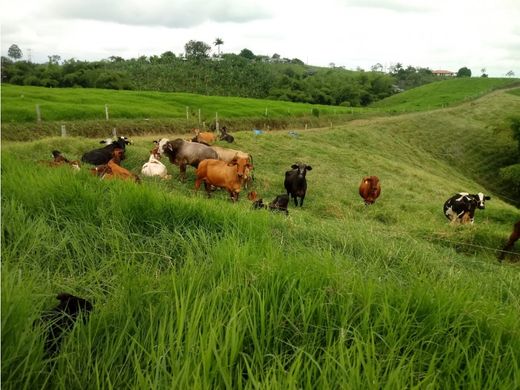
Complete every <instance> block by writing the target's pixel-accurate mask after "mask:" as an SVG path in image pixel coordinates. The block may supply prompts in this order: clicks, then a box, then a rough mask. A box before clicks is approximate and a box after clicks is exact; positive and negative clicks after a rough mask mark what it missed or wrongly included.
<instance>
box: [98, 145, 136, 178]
mask: <svg viewBox="0 0 520 390" xmlns="http://www.w3.org/2000/svg"><path fill="white" fill-rule="evenodd" d="M123 154H124V150H123V149H119V148H116V149H114V151H113V152H112V158H111V159H110V161H109V162H108V163H107V164H106V165H99V166H97V167H95V168H92V169H91V172H92V173H94V174H95V175H97V176H101V178H102V179H108V180H112V179H122V180H133V181H135V182H139V176H137V175H135V174H133V173H132V172H130V171H129V170H128V169H125V168H123V167H122V166H121V165H119V164H120V163H121V160H122V158H123Z"/></svg>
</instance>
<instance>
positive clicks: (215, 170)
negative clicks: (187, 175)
mask: <svg viewBox="0 0 520 390" xmlns="http://www.w3.org/2000/svg"><path fill="white" fill-rule="evenodd" d="M247 169H249V170H251V169H253V166H252V165H251V164H250V163H249V162H248V161H247V160H246V159H244V158H235V159H234V160H233V161H231V162H230V163H226V162H224V161H221V160H217V159H207V160H203V161H201V162H200V164H199V167H198V168H197V179H196V180H195V189H196V190H198V189H199V188H200V185H201V184H202V182H204V186H205V188H206V192H207V193H208V197H209V196H211V191H212V186H213V187H218V188H224V189H226V190H227V191H228V192H229V195H230V196H231V200H233V201H234V202H235V201H237V200H238V195H239V194H240V190H241V189H242V184H243V182H244V174H245V171H246V170H247Z"/></svg>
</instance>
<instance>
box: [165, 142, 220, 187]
mask: <svg viewBox="0 0 520 390" xmlns="http://www.w3.org/2000/svg"><path fill="white" fill-rule="evenodd" d="M161 152H164V153H165V154H166V155H167V156H168V158H169V159H170V162H171V163H172V164H175V165H178V166H179V170H180V177H181V180H183V181H184V180H185V179H186V166H187V165H191V166H192V167H195V168H197V167H198V166H199V163H200V162H201V161H202V160H206V159H215V160H217V159H218V155H217V152H215V151H214V150H213V149H211V148H210V147H209V146H207V145H203V144H199V143H196V142H186V141H184V140H182V139H180V138H177V139H175V140H173V141H167V142H166V143H164V146H163V150H162V151H161Z"/></svg>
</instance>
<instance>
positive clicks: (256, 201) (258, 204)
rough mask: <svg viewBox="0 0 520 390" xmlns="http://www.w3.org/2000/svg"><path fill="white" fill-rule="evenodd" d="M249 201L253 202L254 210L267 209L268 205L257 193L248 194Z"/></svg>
mask: <svg viewBox="0 0 520 390" xmlns="http://www.w3.org/2000/svg"><path fill="white" fill-rule="evenodd" d="M247 199H249V200H250V201H251V202H253V203H252V204H251V208H252V209H254V210H257V209H266V208H267V205H266V204H265V203H264V200H263V199H262V198H258V194H257V192H256V191H251V192H249V193H248V194H247Z"/></svg>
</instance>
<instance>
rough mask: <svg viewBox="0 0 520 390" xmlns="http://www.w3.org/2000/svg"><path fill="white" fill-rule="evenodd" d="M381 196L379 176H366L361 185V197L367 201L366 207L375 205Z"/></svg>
mask: <svg viewBox="0 0 520 390" xmlns="http://www.w3.org/2000/svg"><path fill="white" fill-rule="evenodd" d="M380 194H381V184H379V178H378V177H377V176H365V177H364V178H363V180H361V184H360V185H359V195H361V197H362V198H363V199H364V200H365V205H367V206H368V205H370V204H373V203H374V202H375V201H376V199H377V198H378V197H379V195H380Z"/></svg>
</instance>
